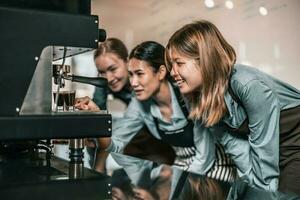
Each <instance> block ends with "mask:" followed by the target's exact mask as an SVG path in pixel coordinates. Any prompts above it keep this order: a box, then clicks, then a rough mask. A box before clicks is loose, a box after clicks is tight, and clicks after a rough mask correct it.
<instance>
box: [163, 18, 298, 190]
mask: <svg viewBox="0 0 300 200" xmlns="http://www.w3.org/2000/svg"><path fill="white" fill-rule="evenodd" d="M166 52H167V53H166V58H167V66H168V67H169V69H170V71H171V75H172V76H173V78H174V79H175V80H176V82H177V84H178V86H179V89H180V92H181V93H183V94H184V95H185V96H187V97H188V100H189V103H190V107H191V109H190V115H189V117H190V118H191V119H195V120H198V121H200V122H201V123H202V124H203V129H205V128H206V129H209V130H211V132H212V134H213V135H215V136H216V138H217V139H218V141H219V142H220V143H221V144H222V145H223V146H224V148H225V150H226V152H227V153H229V154H231V157H232V158H233V160H234V162H235V164H236V166H237V168H238V173H239V176H240V177H241V178H242V179H244V180H245V181H247V182H248V183H249V184H250V185H252V186H255V187H259V188H263V189H266V190H277V189H278V187H279V190H280V191H283V192H293V193H297V194H299V195H300V114H299V113H300V112H299V111H300V91H299V90H297V89H296V88H294V87H292V86H290V85H289V84H287V83H284V82H282V81H280V80H278V79H276V78H274V77H271V76H270V75H267V74H266V73H263V72H261V71H259V70H257V69H255V68H252V67H248V66H244V65H241V64H236V63H235V61H236V54H235V51H234V49H233V48H232V47H231V45H229V44H228V43H227V42H226V40H225V39H224V38H223V36H222V35H221V33H220V31H219V30H218V29H217V27H216V26H215V25H213V24H212V23H210V22H208V21H205V20H202V21H197V22H194V23H191V24H187V25H185V26H183V27H182V28H181V29H179V30H178V31H176V32H175V33H174V34H173V35H172V37H171V38H170V40H169V42H168V45H167V51H166Z"/></svg>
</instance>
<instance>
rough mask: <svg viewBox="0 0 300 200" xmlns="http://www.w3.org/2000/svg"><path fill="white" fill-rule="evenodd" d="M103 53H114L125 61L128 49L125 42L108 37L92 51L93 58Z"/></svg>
mask: <svg viewBox="0 0 300 200" xmlns="http://www.w3.org/2000/svg"><path fill="white" fill-rule="evenodd" d="M105 53H113V54H116V55H117V56H118V57H119V58H120V59H122V60H123V61H124V62H126V61H127V58H128V50H127V48H126V46H125V44H124V43H123V42H122V41H121V40H119V39H117V38H108V39H106V40H105V41H104V42H102V43H101V44H100V45H99V47H98V49H96V51H95V52H94V60H96V58H97V57H98V56H101V55H102V54H105Z"/></svg>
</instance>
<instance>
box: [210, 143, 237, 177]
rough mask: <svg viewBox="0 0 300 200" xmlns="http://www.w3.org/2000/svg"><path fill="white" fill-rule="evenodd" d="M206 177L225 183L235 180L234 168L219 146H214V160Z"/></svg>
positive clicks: (222, 148)
mask: <svg viewBox="0 0 300 200" xmlns="http://www.w3.org/2000/svg"><path fill="white" fill-rule="evenodd" d="M206 175H207V176H208V177H210V178H212V179H216V180H220V181H226V182H233V181H234V180H235V179H236V166H235V164H234V162H233V161H232V159H231V158H230V157H229V155H227V154H226V153H225V149H224V147H223V146H222V145H221V144H218V143H217V144H216V159H215V162H214V165H213V166H212V168H211V169H210V170H209V172H208V173H207V174H206Z"/></svg>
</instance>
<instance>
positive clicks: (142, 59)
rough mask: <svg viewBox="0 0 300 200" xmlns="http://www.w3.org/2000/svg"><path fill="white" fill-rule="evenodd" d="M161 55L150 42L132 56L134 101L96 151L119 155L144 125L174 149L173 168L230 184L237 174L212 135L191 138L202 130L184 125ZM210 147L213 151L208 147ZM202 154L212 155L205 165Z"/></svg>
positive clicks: (82, 102) (82, 104)
mask: <svg viewBox="0 0 300 200" xmlns="http://www.w3.org/2000/svg"><path fill="white" fill-rule="evenodd" d="M164 55H165V48H164V47H163V46H162V45H161V44H159V43H157V42H153V41H147V42H143V43H141V44H140V45H138V46H136V47H135V48H134V49H133V50H132V52H131V53H130V55H129V62H128V72H129V81H130V85H131V87H132V89H133V91H134V94H135V97H134V98H133V99H132V100H131V102H130V104H129V106H128V109H127V110H126V112H125V115H124V117H123V118H122V119H120V120H119V121H117V123H115V124H113V130H112V139H111V141H110V142H109V143H107V144H103V145H102V146H101V145H100V148H101V149H106V150H107V151H112V152H122V150H123V148H124V146H125V145H126V144H127V143H128V142H129V141H130V140H131V138H132V137H133V136H135V135H136V134H137V132H138V131H139V130H140V129H141V128H142V127H143V126H144V125H146V126H147V127H148V129H149V131H150V132H151V134H152V135H153V136H154V137H155V138H157V139H159V140H162V141H163V142H164V143H166V144H169V145H171V146H172V147H173V149H174V151H175V154H176V157H175V161H174V165H176V166H178V167H180V168H181V169H184V170H187V171H191V172H194V173H198V174H206V175H208V176H209V177H212V178H216V179H219V180H224V181H232V180H233V179H234V178H235V169H234V166H233V164H232V163H231V160H230V159H229V158H228V157H227V156H226V155H225V153H224V151H223V148H222V147H220V146H219V145H218V144H216V145H215V143H214V138H213V136H212V135H210V134H206V133H203V134H194V133H195V132H198V131H200V130H199V128H201V125H199V124H194V123H193V122H192V121H191V120H188V118H187V117H188V115H189V113H188V112H189V111H188V109H187V108H186V106H185V103H184V101H183V100H182V98H181V96H180V92H179V90H178V88H177V87H175V86H174V85H173V84H172V81H171V80H170V79H169V78H168V77H169V73H168V71H167V69H166V66H165V61H164ZM76 107H77V108H79V109H85V110H97V109H98V108H97V107H96V105H95V104H94V103H93V102H92V101H91V100H90V99H79V100H78V102H77V104H76ZM208 142H209V143H211V144H212V145H207V144H208ZM203 143H207V144H203ZM215 147H217V148H216V151H215ZM205 152H211V154H212V155H211V156H210V157H209V159H206V158H207V157H208V155H206V154H205ZM215 157H216V159H215Z"/></svg>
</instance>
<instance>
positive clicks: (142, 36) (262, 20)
mask: <svg viewBox="0 0 300 200" xmlns="http://www.w3.org/2000/svg"><path fill="white" fill-rule="evenodd" d="M206 1H207V0H206ZM225 2H226V1H225V0H215V1H214V3H215V6H214V7H213V8H207V7H206V6H205V5H204V0H92V14H95V15H98V16H99V19H100V27H101V28H104V29H106V31H107V35H108V37H118V38H120V39H122V40H123V41H124V42H125V43H126V45H127V46H128V48H129V49H132V48H133V47H134V46H135V45H137V44H138V43H140V42H142V41H145V40H155V41H158V42H161V43H162V44H164V45H165V44H166V43H167V41H168V38H169V37H170V36H171V34H172V33H173V32H174V31H175V30H177V29H178V28H180V27H181V26H182V25H184V24H186V23H190V22H192V21H194V20H197V19H207V20H209V21H212V22H213V23H214V24H216V25H217V26H218V27H219V29H220V30H221V32H222V33H223V34H224V36H225V38H226V39H227V40H228V41H229V42H230V43H231V44H232V45H233V46H234V48H235V50H236V52H237V56H238V62H243V63H249V64H251V65H253V66H255V67H257V68H259V69H261V70H263V71H266V72H268V73H270V74H272V75H274V76H276V77H278V78H280V79H282V80H284V81H286V82H288V83H290V84H292V85H294V86H295V87H297V88H299V89H300V78H299V77H298V76H299V75H300V67H299V64H298V60H299V58H300V55H299V54H300V26H299V25H300V22H299V19H300V12H299V9H300V1H299V0H232V1H231V2H232V3H233V8H232V9H228V8H227V7H226V6H225ZM260 7H264V8H266V9H267V11H268V14H267V15H265V16H263V15H261V14H260V12H259V9H260Z"/></svg>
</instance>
